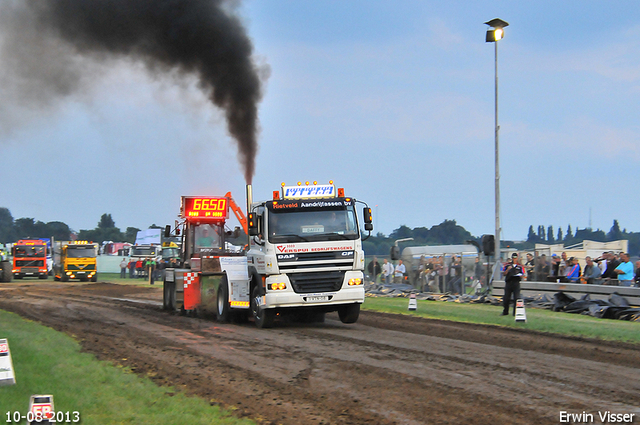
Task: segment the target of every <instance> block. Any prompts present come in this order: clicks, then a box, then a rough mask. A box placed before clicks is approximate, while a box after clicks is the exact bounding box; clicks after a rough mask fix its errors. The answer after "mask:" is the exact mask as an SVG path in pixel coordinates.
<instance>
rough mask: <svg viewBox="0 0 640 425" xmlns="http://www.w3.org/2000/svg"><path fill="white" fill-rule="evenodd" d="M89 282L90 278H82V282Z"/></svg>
mask: <svg viewBox="0 0 640 425" xmlns="http://www.w3.org/2000/svg"><path fill="white" fill-rule="evenodd" d="M88 281H89V278H88V277H86V276H82V277H81V278H80V282H88Z"/></svg>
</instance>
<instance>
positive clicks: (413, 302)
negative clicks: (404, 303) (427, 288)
mask: <svg viewBox="0 0 640 425" xmlns="http://www.w3.org/2000/svg"><path fill="white" fill-rule="evenodd" d="M417 309H418V300H417V299H416V294H411V295H409V311H416V310H417Z"/></svg>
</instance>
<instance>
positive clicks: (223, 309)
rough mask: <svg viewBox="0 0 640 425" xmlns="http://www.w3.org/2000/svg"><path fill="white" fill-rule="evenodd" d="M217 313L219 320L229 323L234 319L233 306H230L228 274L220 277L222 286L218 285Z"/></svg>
mask: <svg viewBox="0 0 640 425" xmlns="http://www.w3.org/2000/svg"><path fill="white" fill-rule="evenodd" d="M216 306H217V309H216V314H217V316H218V322H220V323H227V322H228V321H229V320H231V319H232V316H233V315H232V314H231V308H230V307H229V284H228V281H227V276H226V275H224V276H222V278H221V279H220V286H219V287H218V296H217V297H216Z"/></svg>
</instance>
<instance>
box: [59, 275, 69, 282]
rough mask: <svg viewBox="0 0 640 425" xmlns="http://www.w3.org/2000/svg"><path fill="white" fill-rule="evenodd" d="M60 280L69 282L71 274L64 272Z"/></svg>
mask: <svg viewBox="0 0 640 425" xmlns="http://www.w3.org/2000/svg"><path fill="white" fill-rule="evenodd" d="M60 280H61V281H63V282H69V275H68V274H66V273H62V276H61V277H60Z"/></svg>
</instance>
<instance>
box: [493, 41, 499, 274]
mask: <svg viewBox="0 0 640 425" xmlns="http://www.w3.org/2000/svg"><path fill="white" fill-rule="evenodd" d="M493 44H494V45H495V50H496V54H495V69H496V73H495V75H496V93H495V97H496V98H495V107H496V111H495V118H496V125H495V138H496V141H495V150H496V152H495V155H496V160H495V163H496V177H495V185H496V188H495V194H496V199H495V203H496V205H495V207H496V229H495V231H496V234H495V235H494V237H495V244H496V245H495V248H494V251H495V254H494V255H495V256H496V257H495V258H496V261H499V260H500V143H499V133H500V126H499V125H498V42H497V41H496V42H494V43H493Z"/></svg>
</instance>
